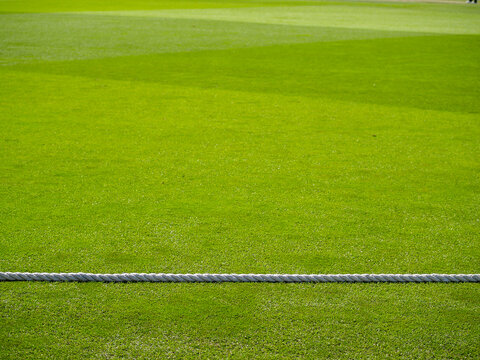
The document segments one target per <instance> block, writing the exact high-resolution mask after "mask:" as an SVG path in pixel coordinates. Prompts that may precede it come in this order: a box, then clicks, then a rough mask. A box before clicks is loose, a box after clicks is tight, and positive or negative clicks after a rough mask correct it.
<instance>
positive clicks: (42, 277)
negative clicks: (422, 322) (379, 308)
mask: <svg viewBox="0 0 480 360" xmlns="http://www.w3.org/2000/svg"><path fill="white" fill-rule="evenodd" d="M1 281H48V282H174V283H201V282H209V283H210V282H214V283H223V282H244V283H245V282H247V283H259V282H268V283H325V282H329V283H479V282H480V274H336V275H334V274H164V273H159V274H145V273H123V274H90V273H30V272H0V282H1Z"/></svg>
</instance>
